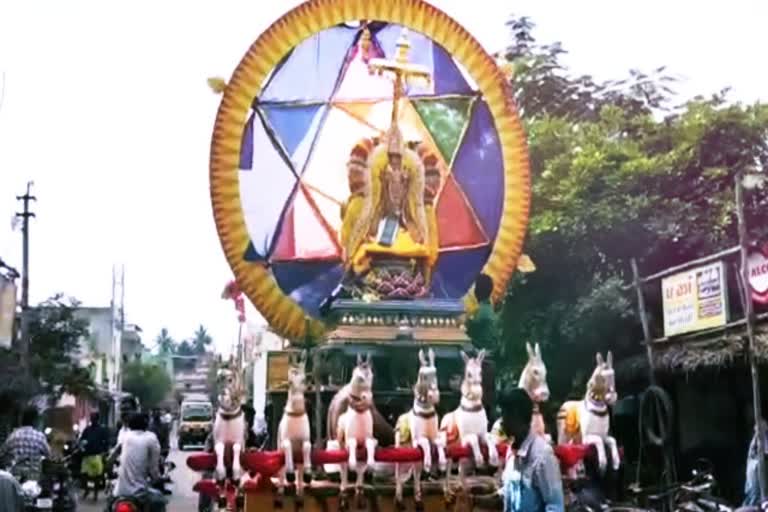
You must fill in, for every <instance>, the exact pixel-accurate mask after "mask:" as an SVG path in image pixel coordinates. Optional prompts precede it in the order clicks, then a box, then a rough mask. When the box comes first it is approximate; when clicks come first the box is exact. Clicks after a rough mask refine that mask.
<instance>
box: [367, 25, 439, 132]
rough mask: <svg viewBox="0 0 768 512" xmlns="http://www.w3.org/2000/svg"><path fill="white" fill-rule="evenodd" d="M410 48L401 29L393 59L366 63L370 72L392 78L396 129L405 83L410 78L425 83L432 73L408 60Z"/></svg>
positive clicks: (430, 79)
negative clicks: (387, 75)
mask: <svg viewBox="0 0 768 512" xmlns="http://www.w3.org/2000/svg"><path fill="white" fill-rule="evenodd" d="M410 48H411V43H410V41H408V31H407V30H405V29H403V32H402V33H401V34H400V38H399V39H398V40H397V50H396V53H395V60H388V59H371V60H370V62H369V63H368V69H369V70H370V71H371V72H372V73H376V74H378V75H383V74H384V73H387V74H389V75H391V76H392V78H393V82H394V83H393V85H394V91H393V94H392V128H394V129H395V130H391V131H396V128H397V119H398V108H399V103H400V98H402V97H403V95H404V93H405V90H404V89H405V84H406V83H409V82H410V81H411V80H423V81H426V82H427V84H429V83H431V81H432V74H431V73H430V71H429V69H428V68H427V67H425V66H420V65H418V64H412V63H410V62H408V52H409V50H410Z"/></svg>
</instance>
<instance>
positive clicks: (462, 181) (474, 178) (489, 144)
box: [453, 98, 504, 240]
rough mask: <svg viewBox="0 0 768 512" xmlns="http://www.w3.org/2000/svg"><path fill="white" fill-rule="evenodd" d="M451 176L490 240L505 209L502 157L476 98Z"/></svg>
mask: <svg viewBox="0 0 768 512" xmlns="http://www.w3.org/2000/svg"><path fill="white" fill-rule="evenodd" d="M453 176H454V178H456V181H457V182H458V183H459V185H460V186H461V189H462V190H463V191H464V194H465V195H466V196H467V199H469V203H470V204H471V205H472V208H474V210H475V214H476V215H477V217H478V219H479V220H480V223H481V224H482V225H483V229H485V232H486V233H487V234H488V236H489V237H490V239H491V240H494V239H495V238H496V233H497V232H498V230H499V223H500V222H501V214H502V209H503V208H504V159H503V157H502V154H501V143H500V142H499V135H498V133H497V132H496V125H495V124H494V122H493V116H492V115H491V111H490V110H489V109H488V105H487V103H486V102H485V101H484V100H483V99H482V98H478V99H477V100H476V101H475V105H474V107H473V109H472V118H471V119H470V121H469V127H468V128H467V131H466V133H465V134H464V139H463V140H462V142H461V145H460V146H459V150H458V152H457V153H456V159H455V160H454V162H453Z"/></svg>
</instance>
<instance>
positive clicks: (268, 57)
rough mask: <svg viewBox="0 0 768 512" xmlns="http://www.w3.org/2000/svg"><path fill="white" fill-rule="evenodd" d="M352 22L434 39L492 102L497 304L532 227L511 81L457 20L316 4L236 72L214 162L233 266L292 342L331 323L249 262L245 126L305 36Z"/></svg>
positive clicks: (393, 3)
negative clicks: (500, 169)
mask: <svg viewBox="0 0 768 512" xmlns="http://www.w3.org/2000/svg"><path fill="white" fill-rule="evenodd" d="M349 20H376V21H384V22H388V23H397V24H399V25H403V26H405V27H408V28H409V29H411V30H416V31H418V32H421V33H422V34H425V35H427V36H428V37H430V38H431V39H432V40H433V41H435V42H436V43H438V44H440V45H442V46H443V47H444V48H445V49H446V50H447V51H448V53H450V54H451V55H453V56H454V57H455V58H456V60H458V61H459V62H460V63H461V64H462V65H463V66H464V67H465V68H466V69H467V71H468V72H469V74H470V75H471V76H472V78H473V79H474V80H475V82H476V83H477V85H478V87H479V89H480V92H481V93H482V95H483V97H484V98H485V100H486V102H487V103H488V107H489V109H490V111H491V114H492V115H493V118H494V122H495V124H496V130H497V131H498V134H499V140H500V142H501V149H502V156H503V160H504V207H503V212H502V218H501V223H500V226H499V232H498V234H497V235H496V240H495V242H494V245H493V249H492V251H491V255H490V257H489V258H488V261H487V262H486V264H485V267H484V272H486V273H487V274H489V275H490V276H491V277H492V278H493V280H494V282H495V289H494V299H495V300H498V298H499V297H501V296H502V294H503V293H504V290H505V288H506V285H507V282H508V281H509V278H510V277H511V276H512V273H513V272H514V271H515V268H516V266H517V261H518V258H519V257H520V254H521V251H522V246H523V239H524V237H525V233H526V228H527V226H528V214H529V208H530V199H531V187H530V171H529V164H528V148H527V144H526V138H525V133H524V132H523V127H522V124H521V122H520V119H519V117H518V115H517V111H516V109H515V106H514V104H513V103H512V99H511V94H510V91H509V90H508V88H509V86H508V83H507V80H506V79H505V76H504V74H503V72H502V71H501V70H500V69H499V68H498V66H497V64H496V62H495V61H494V59H493V58H492V57H491V56H490V55H488V53H486V51H485V50H484V49H483V47H482V46H481V45H480V43H479V42H478V41H477V40H476V39H475V38H474V37H473V36H472V35H471V34H469V33H468V32H467V31H466V30H465V29H464V28H463V27H462V26H461V25H459V24H458V23H457V22H456V21H455V20H454V19H453V18H451V17H450V16H448V15H447V14H445V13H444V12H442V11H441V10H439V9H437V8H435V7H434V6H432V5H430V4H428V3H426V2H424V1H423V0H309V1H308V2H306V3H304V4H302V5H300V6H298V7H296V8H295V9H293V10H291V11H290V12H288V13H286V14H285V15H284V16H282V17H281V18H280V19H278V20H277V21H276V22H275V23H273V24H272V26H270V27H269V28H268V29H267V30H266V31H265V32H264V33H263V34H261V35H260V36H259V38H258V39H257V40H256V41H255V42H254V43H253V44H252V45H251V47H250V48H249V49H248V52H247V53H246V54H245V57H243V59H242V60H241V61H240V64H239V65H238V66H237V68H236V69H235V71H234V73H233V74H232V78H231V79H230V81H229V82H228V83H227V85H226V87H225V89H224V91H223V92H224V96H223V98H222V100H221V104H220V106H219V111H218V114H217V115H216V123H215V125H214V130H213V140H212V142H211V160H210V180H211V202H212V205H213V215H214V219H215V222H216V228H217V230H218V233H219V238H220V239H221V244H222V247H223V248H224V253H225V255H226V258H227V261H228V262H229V265H230V267H231V268H232V270H233V271H234V274H235V278H236V279H237V282H238V284H239V285H240V287H241V289H242V290H243V292H244V293H245V294H246V295H247V296H248V298H249V299H250V300H251V302H253V305H254V306H255V307H256V309H257V310H258V311H259V312H260V313H261V314H262V315H263V316H264V318H265V319H266V320H267V322H269V324H270V326H271V327H272V329H273V330H274V331H275V332H276V333H278V334H279V335H281V336H284V337H286V338H288V339H292V340H301V339H304V338H305V337H307V336H308V335H309V336H311V337H316V336H318V335H321V334H322V333H323V331H324V325H323V323H322V322H321V321H319V320H316V319H310V318H309V317H308V315H307V314H306V312H305V311H304V310H303V309H302V308H301V306H299V304H297V303H296V302H295V301H293V300H292V299H291V298H290V297H288V296H286V295H285V294H284V293H283V291H282V290H281V289H280V287H279V286H278V284H277V282H276V281H275V279H274V277H273V276H272V273H271V272H270V271H269V269H268V268H267V267H266V266H265V265H264V264H262V263H253V262H247V261H245V260H244V259H243V254H245V251H246V249H247V247H248V244H249V242H250V238H249V236H248V231H247V229H246V225H245V217H244V215H243V210H242V206H241V204H240V190H239V176H238V171H239V167H238V163H239V157H240V144H241V139H242V134H243V127H244V126H245V122H246V118H247V116H248V114H249V112H250V110H251V104H252V102H253V99H254V98H255V97H257V96H258V95H259V94H260V92H261V87H262V84H263V83H264V81H265V79H266V77H267V75H268V74H269V73H270V72H271V71H272V69H274V67H275V66H276V65H277V64H278V63H279V62H280V60H281V59H282V58H283V57H285V55H286V54H287V53H288V52H289V51H290V50H291V49H292V48H294V47H295V46H296V45H297V44H299V43H300V42H302V41H303V40H304V39H306V38H308V37H310V36H311V35H313V34H315V33H317V32H320V31H321V30H325V29H327V28H331V27H333V26H335V25H338V24H340V23H343V22H346V21H349ZM348 149H349V148H346V149H345V148H339V151H347V150H348ZM470 302H471V301H470Z"/></svg>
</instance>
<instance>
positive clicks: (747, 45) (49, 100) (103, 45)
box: [0, 0, 768, 350]
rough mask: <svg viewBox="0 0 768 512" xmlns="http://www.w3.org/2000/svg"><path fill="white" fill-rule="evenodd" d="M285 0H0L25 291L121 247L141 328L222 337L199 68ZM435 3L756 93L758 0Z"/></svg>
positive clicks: (226, 330) (3, 247)
mask: <svg viewBox="0 0 768 512" xmlns="http://www.w3.org/2000/svg"><path fill="white" fill-rule="evenodd" d="M298 3H300V2H299V1H297V0H275V1H271V2H267V1H263V0H248V1H244V0H231V1H223V0H220V1H217V2H214V1H212V0H211V1H207V0H206V1H203V0H200V1H196V2H190V1H188V0H164V1H162V2H158V1H157V0H154V1H151V0H137V1H132V2H126V1H123V2H117V1H111V2H104V1H102V0H67V1H66V2H62V1H59V0H47V1H42V0H0V91H2V92H0V96H2V100H0V102H1V103H0V258H2V259H4V260H5V261H6V262H8V263H10V264H12V265H15V266H17V267H18V268H20V267H21V234H20V232H19V231H12V230H11V218H12V216H13V213H14V212H15V211H17V210H16V208H17V204H16V201H15V196H16V195H17V194H21V193H23V191H24V187H25V184H26V182H27V181H28V180H33V181H34V188H33V192H34V194H35V195H36V196H37V198H38V202H37V203H36V204H35V205H34V211H35V213H36V214H37V218H35V219H34V220H33V221H32V226H31V229H30V232H31V243H30V255H31V256H30V295H31V301H32V302H33V303H34V302H38V301H41V300H43V299H45V298H46V297H48V296H50V295H52V294H54V293H56V292H64V293H66V294H68V295H72V296H74V297H76V298H78V299H79V300H80V301H82V302H83V303H84V304H85V305H88V306H102V305H103V306H108V305H109V301H110V293H111V275H112V265H113V264H123V265H125V309H126V316H127V318H126V319H127V321H128V322H130V323H135V324H138V325H139V326H141V327H142V329H143V330H144V332H145V342H146V343H147V344H149V345H152V340H153V339H154V337H155V336H156V334H157V333H158V332H159V330H160V329H161V328H162V327H167V328H168V329H169V330H170V332H171V335H172V336H173V337H175V338H176V339H183V338H186V337H191V335H192V333H193V331H194V330H195V328H196V327H197V326H198V325H200V324H203V325H205V326H206V327H207V328H208V330H209V331H210V332H211V333H212V335H213V337H214V339H215V340H216V343H217V347H218V348H219V349H220V350H227V349H228V347H230V346H231V343H232V342H233V340H234V339H235V338H236V335H237V319H236V314H235V313H234V309H233V306H232V304H231V303H227V302H225V301H223V300H222V299H221V298H220V294H221V291H222V289H223V286H224V284H225V283H226V282H227V281H228V280H229V279H230V278H231V271H230V269H229V267H228V265H227V263H226V261H225V259H224V254H223V251H222V250H221V246H220V243H219V240H218V236H217V234H216V229H215V226H214V223H213V216H212V212H211V206H210V199H209V192H208V157H209V148H210V139H211V133H212V129H213V122H214V118H215V115H216V109H217V108H218V103H219V100H220V98H219V97H218V96H215V95H214V94H213V93H212V92H211V91H210V89H208V87H207V85H206V78H208V77H210V76H222V77H229V76H230V74H231V72H232V71H233V69H234V67H235V66H236V65H237V63H238V62H239V60H240V58H241V57H242V56H243V54H244V53H245V51H246V50H247V48H248V47H249V46H250V44H251V43H252V42H253V41H254V40H255V39H256V37H257V36H258V35H259V34H260V33H261V32H262V31H263V30H264V29H266V28H267V27H268V26H269V24H270V23H272V22H273V21H275V20H276V19H277V18H278V17H279V16H280V15H281V14H283V13H284V12H285V11H287V10H288V9H290V8H292V7H294V6H295V5H297V4H298ZM432 3H433V4H434V5H436V6H437V7H440V8H441V9H443V10H444V11H446V12H447V13H448V14H450V15H451V16H453V17H454V18H456V19H457V20H458V21H459V22H460V23H461V24H462V25H464V26H465V27H466V28H467V29H468V30H469V31H470V32H471V33H473V34H474V35H475V36H476V37H477V38H478V39H479V40H480V42H481V43H482V44H483V45H484V46H485V47H486V49H487V50H488V51H491V52H494V51H496V50H499V49H501V48H503V47H504V45H505V42H506V39H507V36H508V31H507V29H506V27H505V26H504V23H503V21H504V20H506V19H507V18H508V16H509V15H510V14H512V13H514V14H516V15H526V16H530V17H531V18H532V19H533V20H534V21H535V22H536V24H537V30H536V35H537V38H538V39H539V40H540V41H561V42H562V43H563V45H564V47H565V48H566V49H567V50H568V51H569V55H568V57H567V59H566V62H567V63H568V64H569V65H570V66H571V68H572V69H573V70H574V71H575V72H578V73H588V74H592V75H593V76H595V77H596V78H599V79H609V78H621V77H623V76H625V75H626V73H627V71H628V70H629V69H630V68H637V69H641V70H646V71H649V70H652V69H653V68H656V67H658V66H661V65H666V66H667V67H668V70H669V71H670V72H672V73H674V74H675V75H676V76H678V77H680V78H681V79H682V82H681V83H680V84H679V85H678V86H677V89H678V91H679V92H680V93H681V95H682V96H683V97H691V96H693V95H695V94H698V93H703V94H709V93H711V92H715V91H717V90H719V89H721V88H723V87H726V86H731V87H732V98H734V99H736V100H740V101H745V102H753V101H756V100H762V101H767V100H768V89H766V85H765V84H768V67H766V66H765V63H764V54H763V50H764V49H765V39H764V36H763V35H762V34H763V30H764V22H765V20H768V3H767V2H764V1H762V0H751V1H749V0H731V1H730V2H728V3H727V4H726V5H727V7H728V10H723V9H722V7H721V6H722V5H723V4H721V3H719V2H706V3H705V2H694V1H693V0H681V1H677V2H670V1H669V0H665V1H661V0H646V1H645V2H642V3H638V2H616V1H608V0H579V2H573V1H570V0H519V1H500V0H482V4H483V6H482V8H478V2H467V1H466V0H434V1H433V2H432ZM534 200H535V198H534ZM6 219H7V220H6ZM249 313H250V317H251V318H252V319H255V318H256V317H255V315H254V314H253V311H250V312H249ZM255 322H256V323H258V320H257V319H255Z"/></svg>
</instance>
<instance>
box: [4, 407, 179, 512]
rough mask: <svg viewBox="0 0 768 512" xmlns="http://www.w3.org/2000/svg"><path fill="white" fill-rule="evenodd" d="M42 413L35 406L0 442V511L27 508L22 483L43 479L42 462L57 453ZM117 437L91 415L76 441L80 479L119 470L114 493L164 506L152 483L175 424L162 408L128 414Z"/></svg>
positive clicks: (159, 471) (157, 476) (158, 508)
mask: <svg viewBox="0 0 768 512" xmlns="http://www.w3.org/2000/svg"><path fill="white" fill-rule="evenodd" d="M39 416H40V415H39V412H38V410H37V408H35V407H29V408H27V409H25V410H24V412H23V414H22V418H21V426H20V427H19V428H17V429H15V430H14V431H13V432H12V433H11V434H10V435H9V436H8V438H7V439H6V440H5V442H4V443H3V444H2V446H0V468H6V469H2V470H0V510H4V511H9V512H16V511H19V512H22V511H23V510H24V500H23V494H22V489H21V485H20V482H24V481H29V480H32V481H39V480H40V478H41V476H42V462H43V460H44V459H46V458H50V457H51V454H52V450H51V447H50V445H49V441H48V437H47V436H46V434H45V433H43V432H41V431H40V430H39V429H38V428H37V426H38V424H39ZM117 430H118V432H117V436H116V441H115V442H114V444H113V443H111V442H110V440H111V438H112V436H111V434H110V430H109V429H108V428H107V427H106V426H104V425H103V424H102V422H101V421H100V416H99V414H98V413H92V414H91V416H90V422H89V423H88V425H87V427H86V428H85V429H83V431H82V433H81V434H80V435H79V437H78V438H77V439H75V440H74V441H75V444H76V445H77V447H78V454H79V456H80V459H81V462H80V465H79V471H80V477H81V479H82V480H83V482H82V487H83V488H85V481H86V480H88V479H97V478H100V477H102V476H103V475H105V472H106V471H107V469H108V468H112V467H115V468H116V477H117V478H116V484H115V486H114V490H113V493H112V496H109V497H108V499H114V498H116V497H120V496H132V497H135V498H137V499H138V500H140V501H143V502H146V503H147V504H149V505H150V508H151V510H152V511H158V512H160V511H162V510H164V509H165V503H166V500H165V496H164V495H163V494H162V492H160V491H158V490H156V489H155V487H154V486H153V484H154V483H155V482H157V481H158V480H160V478H161V476H162V466H163V459H164V458H165V457H166V456H167V454H168V452H169V449H170V435H171V425H170V421H169V418H168V417H167V414H166V415H163V414H162V413H161V412H160V411H153V413H152V415H151V416H150V414H148V413H146V412H140V411H132V412H126V413H124V414H123V417H122V418H121V422H120V425H119V427H118V429H117Z"/></svg>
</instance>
